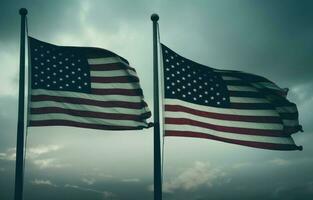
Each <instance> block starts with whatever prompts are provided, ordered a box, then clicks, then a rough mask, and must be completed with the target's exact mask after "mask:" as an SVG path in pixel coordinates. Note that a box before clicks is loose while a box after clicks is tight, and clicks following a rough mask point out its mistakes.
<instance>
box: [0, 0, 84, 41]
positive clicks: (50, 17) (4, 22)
mask: <svg viewBox="0 0 313 200" xmlns="http://www.w3.org/2000/svg"><path fill="white" fill-rule="evenodd" d="M0 7H1V10H2V12H1V18H0V26H1V27H2V28H1V33H0V36H1V37H0V40H1V41H8V40H9V41H11V40H13V41H15V40H17V39H19V33H20V15H19V14H18V10H19V9H20V8H22V7H25V8H27V9H28V17H29V20H28V21H29V22H28V26H29V31H30V33H32V32H35V33H36V32H39V33H46V34H49V33H52V32H53V30H67V29H68V28H71V29H72V30H75V29H77V28H78V27H77V17H75V15H74V14H75V12H77V11H79V2H78V1H77V2H76V1H62V0H56V1H40V0H27V1H24V0H14V1H9V0H5V1H1V2H0Z"/></svg>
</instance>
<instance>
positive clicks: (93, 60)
mask: <svg viewBox="0 0 313 200" xmlns="http://www.w3.org/2000/svg"><path fill="white" fill-rule="evenodd" d="M119 62H122V60H121V59H120V58H119V57H117V56H114V57H107V58H89V59H88V64H89V65H101V64H111V63H119Z"/></svg>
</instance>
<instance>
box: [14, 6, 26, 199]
mask: <svg viewBox="0 0 313 200" xmlns="http://www.w3.org/2000/svg"><path fill="white" fill-rule="evenodd" d="M19 13H20V15H21V41H20V42H21V44H20V75H19V96H18V121H17V139H16V163H15V193H14V199H15V200H22V199H23V177H24V175H23V172H24V125H25V124H24V99H25V24H26V15H27V9H26V8H21V9H20V10H19Z"/></svg>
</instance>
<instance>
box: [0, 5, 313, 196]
mask: <svg viewBox="0 0 313 200" xmlns="http://www.w3.org/2000/svg"><path fill="white" fill-rule="evenodd" d="M21 7H26V8H27V9H28V11H29V14H28V25H29V27H28V28H29V34H30V35H31V36H33V37H35V38H38V39H41V40H43V41H46V42H50V43H54V44H58V45H71V46H95V47H101V48H105V49H109V50H111V51H113V52H115V53H117V54H119V55H121V56H123V57H124V58H126V59H128V61H129V62H130V64H131V65H132V66H133V67H135V68H136V70H137V72H138V75H139V77H140V81H141V86H142V88H143V91H144V95H145V98H146V100H147V102H148V104H149V105H150V108H151V109H152V103H153V101H152V96H153V95H152V81H151V80H152V76H153V74H152V24H151V20H150V15H151V14H152V13H154V12H156V13H158V14H159V15H160V21H159V24H160V34H161V41H162V42H163V43H165V44H166V45H167V46H169V47H170V48H172V49H173V50H175V51H177V53H179V54H181V55H183V56H185V57H187V58H190V59H192V60H195V61H197V62H199V63H202V64H205V65H209V66H211V67H215V68H222V69H232V70H242V71H246V72H250V73H255V74H259V75H262V76H265V77H267V78H269V79H270V80H272V81H274V82H276V83H277V84H278V85H279V86H281V87H288V88H289V89H290V91H289V99H291V100H292V101H293V102H295V103H296V104H297V105H298V109H299V112H300V121H301V124H302V125H303V128H304V130H305V132H304V133H298V134H296V135H294V139H295V141H296V143H297V144H298V145H303V147H304V151H302V152H300V151H294V152H281V151H269V150H261V149H253V148H249V147H242V146H236V145H232V144H227V143H221V142H217V141H211V140H204V139H196V138H194V139H192V138H174V137H172V138H165V158H164V161H165V162H164V199H166V200H185V199H186V200H187V199H188V200H190V199H197V200H200V199H203V200H206V199H240V200H242V199H249V200H253V199H256V200H258V199H273V200H275V199H286V200H292V199H304V200H306V199H312V197H313V172H312V167H313V157H312V153H313V146H312V141H313V136H312V133H313V125H312V120H313V114H312V111H311V109H312V107H313V92H312V91H313V79H312V77H313V75H312V74H313V67H312V65H313V59H312V52H313V25H312V19H313V12H312V10H313V3H312V1H296V0H294V1H289V0H287V1H283V0H281V1H256V0H252V1H251V0H236V1H230V0H228V1H226V0H216V1H209V0H207V1H204V0H203V1H200V0H194V1H184V0H173V1H169V0H154V1H149V0H147V1H143V0H133V1H126V0H125V1H121V0H114V1H113V0H111V1H109V0H102V1H100V0H90V1H88V0H80V1H79V0H67V1H61V0H59V1H48V0H46V1H40V0H32V1H30V0H24V1H17V0H11V1H9V0H7V1H5V0H3V1H1V2H0V8H1V14H0V27H1V29H0V69H1V73H0V127H1V128H0V199H1V200H2V199H3V200H7V199H8V200H11V199H13V191H14V167H15V162H14V161H15V155H14V151H15V149H14V148H15V140H16V121H17V89H18V87H17V86H18V63H19V57H18V56H19V54H18V52H19V49H18V48H19V28H20V24H19V23H20V16H19V15H18V9H19V8H21ZM152 133H153V130H152V129H149V130H144V131H126V132H108V131H100V130H89V129H78V128H69V127H45V128H30V129H29V130H28V140H27V150H28V151H27V156H28V158H27V160H26V172H25V173H26V174H25V182H24V185H25V200H36V199H46V200H52V199H58V200H63V199H64V200H65V199H77V200H78V199H91V200H102V199H114V200H115V199H121V200H124V199H125V200H127V199H147V200H148V199H152V197H153V193H152V191H151V188H152V183H153V135H152Z"/></svg>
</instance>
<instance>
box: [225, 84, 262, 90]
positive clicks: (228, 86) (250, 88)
mask: <svg viewBox="0 0 313 200" xmlns="http://www.w3.org/2000/svg"><path fill="white" fill-rule="evenodd" d="M227 89H228V90H230V91H247V92H257V91H258V90H257V89H255V88H253V87H249V86H233V85H227Z"/></svg>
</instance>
